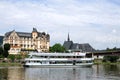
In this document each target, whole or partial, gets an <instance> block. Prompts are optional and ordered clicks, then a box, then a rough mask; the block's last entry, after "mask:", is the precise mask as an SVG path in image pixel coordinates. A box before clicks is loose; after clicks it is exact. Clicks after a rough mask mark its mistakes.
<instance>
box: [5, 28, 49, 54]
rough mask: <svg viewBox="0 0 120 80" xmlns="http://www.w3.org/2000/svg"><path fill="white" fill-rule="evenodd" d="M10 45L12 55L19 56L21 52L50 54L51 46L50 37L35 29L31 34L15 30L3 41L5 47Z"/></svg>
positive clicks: (6, 35)
mask: <svg viewBox="0 0 120 80" xmlns="http://www.w3.org/2000/svg"><path fill="white" fill-rule="evenodd" d="M5 43H9V44H10V46H11V48H10V50H9V53H10V54H18V53H19V52H20V51H21V50H28V51H29V50H37V51H38V52H48V51H49V44H50V35H49V34H46V33H45V32H38V31H37V29H36V28H33V31H32V32H31V33H27V32H16V31H15V30H13V31H10V32H7V33H6V34H5V36H4V39H3V45H4V44H5Z"/></svg>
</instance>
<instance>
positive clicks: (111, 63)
mask: <svg viewBox="0 0 120 80" xmlns="http://www.w3.org/2000/svg"><path fill="white" fill-rule="evenodd" d="M94 64H95V65H97V64H107V65H116V64H120V62H103V61H102V60H94Z"/></svg>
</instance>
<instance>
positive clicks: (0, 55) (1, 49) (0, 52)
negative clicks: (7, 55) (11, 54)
mask: <svg viewBox="0 0 120 80" xmlns="http://www.w3.org/2000/svg"><path fill="white" fill-rule="evenodd" d="M2 57H3V48H2V47H0V58H2Z"/></svg>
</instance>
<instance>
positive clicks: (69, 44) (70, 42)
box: [63, 41, 73, 50]
mask: <svg viewBox="0 0 120 80" xmlns="http://www.w3.org/2000/svg"><path fill="white" fill-rule="evenodd" d="M72 45H73V42H72V41H65V42H64V44H63V46H64V47H65V49H67V50H69V49H70V48H71V47H72Z"/></svg>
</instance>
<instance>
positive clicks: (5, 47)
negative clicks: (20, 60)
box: [3, 43, 10, 58]
mask: <svg viewBox="0 0 120 80" xmlns="http://www.w3.org/2000/svg"><path fill="white" fill-rule="evenodd" d="M8 50H10V44H9V43H6V44H4V51H3V56H4V57H6V58H7V57H8V55H9V53H8Z"/></svg>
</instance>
